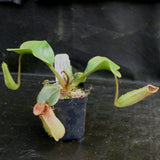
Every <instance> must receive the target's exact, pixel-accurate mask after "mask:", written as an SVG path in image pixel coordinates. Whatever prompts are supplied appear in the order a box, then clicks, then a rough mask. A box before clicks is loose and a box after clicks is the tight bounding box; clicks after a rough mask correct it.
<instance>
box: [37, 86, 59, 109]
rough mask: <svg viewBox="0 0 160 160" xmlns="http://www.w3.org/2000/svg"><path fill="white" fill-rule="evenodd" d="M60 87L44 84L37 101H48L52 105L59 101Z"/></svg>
mask: <svg viewBox="0 0 160 160" xmlns="http://www.w3.org/2000/svg"><path fill="white" fill-rule="evenodd" d="M59 96H60V89H59V88H58V87H56V86H50V85H48V86H44V87H43V88H42V90H41V91H40V93H39V94H38V97H37V103H48V104H49V105H50V106H53V105H55V104H56V103H57V102H58V99H59Z"/></svg>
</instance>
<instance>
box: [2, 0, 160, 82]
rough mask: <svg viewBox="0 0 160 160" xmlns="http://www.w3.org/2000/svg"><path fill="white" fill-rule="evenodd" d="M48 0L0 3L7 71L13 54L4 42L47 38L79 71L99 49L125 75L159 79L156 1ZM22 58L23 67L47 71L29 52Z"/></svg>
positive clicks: (158, 9) (13, 63)
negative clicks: (67, 55)
mask: <svg viewBox="0 0 160 160" xmlns="http://www.w3.org/2000/svg"><path fill="white" fill-rule="evenodd" d="M50 2H51V1H47V0H39V1H33V0H26V1H25V0H23V1H22V3H21V5H16V4H14V3H4V2H3V3H2V2H1V3H0V61H1V62H2V61H5V62H7V63H8V65H9V68H10V70H11V71H12V72H16V71H17V61H18V57H17V55H16V54H13V53H8V52H7V51H6V48H15V47H19V45H20V44H21V43H22V42H24V41H27V40H47V41H48V42H49V44H50V45H51V46H52V47H53V50H54V52H55V54H57V53H68V54H69V56H70V59H71V63H72V65H73V66H74V68H75V69H78V70H80V71H83V70H84V68H85V66H86V64H87V61H88V60H89V59H90V58H91V57H93V56H96V55H100V56H106V57H108V58H110V59H112V60H113V61H114V62H116V63H117V64H119V65H120V66H121V72H122V74H123V77H124V78H128V79H132V80H145V81H150V80H159V79H160V67H159V63H160V42H159V41H160V3H158V2H153V1H152V2H150V3H146V2H143V1H141V2H135V1H134V2H132V1H118V0H117V1H97V2H94V3H93V2H89V1H65V3H62V2H61V1H57V2H56V1H54V3H50ZM22 63H23V65H22V67H23V68H22V72H24V73H28V72H29V73H44V74H46V73H47V74H50V73H51V72H50V71H49V69H48V68H47V67H46V66H45V65H43V63H42V62H40V61H39V60H37V59H36V58H34V57H32V56H31V55H25V56H24V58H23V62H22ZM99 74H100V75H102V74H106V72H99Z"/></svg>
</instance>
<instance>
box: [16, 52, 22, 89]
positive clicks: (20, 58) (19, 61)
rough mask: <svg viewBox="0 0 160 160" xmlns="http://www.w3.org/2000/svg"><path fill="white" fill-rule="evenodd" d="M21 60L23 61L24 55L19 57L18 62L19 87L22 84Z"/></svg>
mask: <svg viewBox="0 0 160 160" xmlns="http://www.w3.org/2000/svg"><path fill="white" fill-rule="evenodd" d="M21 60H22V54H20V55H19V60H18V78H17V84H18V86H20V84H21Z"/></svg>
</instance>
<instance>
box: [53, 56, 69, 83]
mask: <svg viewBox="0 0 160 160" xmlns="http://www.w3.org/2000/svg"><path fill="white" fill-rule="evenodd" d="M69 65H70V60H69V56H68V54H66V53H63V54H57V55H56V56H55V60H54V67H55V70H56V71H57V72H58V74H59V75H60V76H61V77H62V78H63V79H64V77H63V74H62V73H61V72H62V71H64V70H65V69H66V67H67V66H69ZM56 82H58V79H57V78H56Z"/></svg>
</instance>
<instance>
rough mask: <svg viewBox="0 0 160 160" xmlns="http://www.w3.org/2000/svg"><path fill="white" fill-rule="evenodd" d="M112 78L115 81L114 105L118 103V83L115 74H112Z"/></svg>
mask: <svg viewBox="0 0 160 160" xmlns="http://www.w3.org/2000/svg"><path fill="white" fill-rule="evenodd" d="M114 78H115V82H116V93H115V99H114V105H116V104H117V103H118V93H119V85H118V78H117V76H116V75H114Z"/></svg>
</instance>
